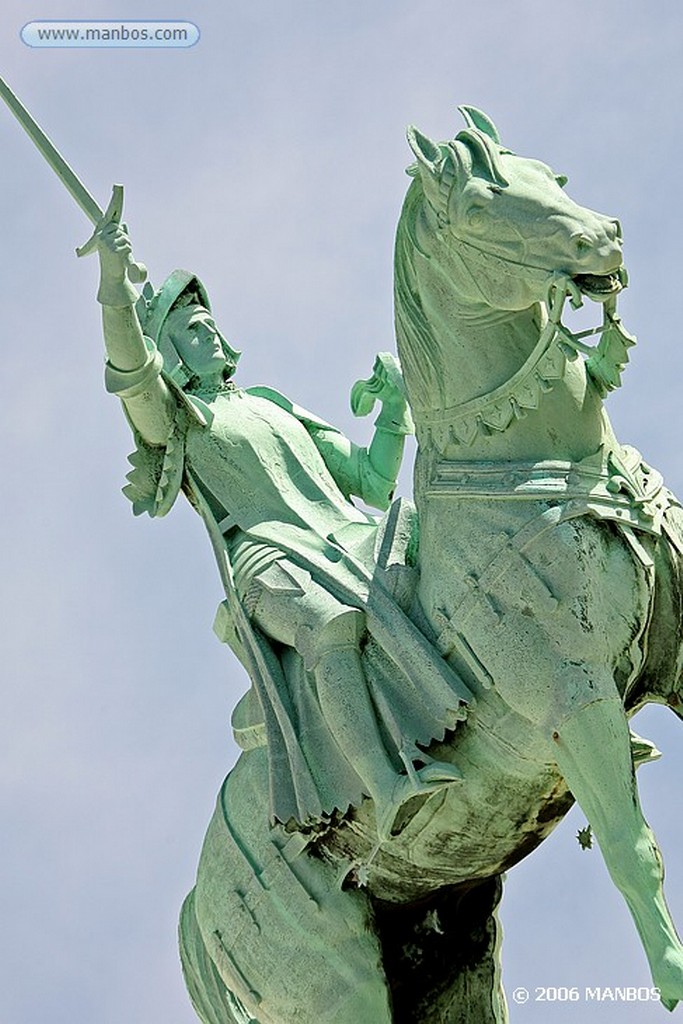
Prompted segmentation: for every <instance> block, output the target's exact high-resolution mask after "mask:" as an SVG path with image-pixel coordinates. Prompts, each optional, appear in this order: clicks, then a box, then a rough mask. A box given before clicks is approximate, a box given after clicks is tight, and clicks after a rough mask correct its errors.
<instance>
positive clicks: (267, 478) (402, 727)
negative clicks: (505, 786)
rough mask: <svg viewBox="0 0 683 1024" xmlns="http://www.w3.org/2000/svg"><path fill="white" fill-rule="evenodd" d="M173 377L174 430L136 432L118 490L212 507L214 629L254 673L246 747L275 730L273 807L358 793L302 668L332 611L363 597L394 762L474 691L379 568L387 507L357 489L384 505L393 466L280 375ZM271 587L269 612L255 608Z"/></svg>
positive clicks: (453, 717)
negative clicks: (186, 380)
mask: <svg viewBox="0 0 683 1024" xmlns="http://www.w3.org/2000/svg"><path fill="white" fill-rule="evenodd" d="M169 386H171V385H169ZM172 393H173V394H174V395H175V398H176V400H177V412H176V415H175V418H174V422H173V425H172V428H171V430H170V433H169V437H168V439H167V441H166V443H165V445H163V446H160V447H159V448H153V447H151V446H149V445H147V444H145V442H144V441H143V440H142V439H141V438H140V437H139V436H137V437H136V440H137V444H138V449H137V452H136V453H134V455H133V456H132V457H131V461H132V462H133V465H134V467H135V468H134V470H133V472H132V473H131V474H130V475H129V479H130V480H131V483H130V486H129V487H128V488H126V489H125V491H126V493H127V495H128V497H129V498H130V499H131V500H132V501H133V508H134V511H135V512H136V513H139V512H142V511H146V512H148V513H149V514H151V515H163V514H165V513H166V512H167V511H168V510H169V509H170V508H171V506H172V505H173V502H174V500H175V498H176V496H177V494H178V493H179V491H180V490H181V489H182V490H184V492H185V493H186V495H187V497H188V498H189V500H190V501H191V502H192V503H193V505H194V506H195V507H196V508H197V510H198V511H199V512H200V514H201V515H202V517H203V518H204V520H205V521H206V523H207V527H208V528H209V532H210V534H211V536H212V540H213V541H214V550H215V552H216V555H217V558H218V559H219V567H221V568H222V570H223V573H222V574H223V581H224V584H225V585H226V601H225V602H223V605H222V606H221V608H220V609H219V614H218V616H217V621H216V627H215V628H216V632H217V633H218V635H219V636H220V638H221V639H222V640H223V641H224V642H226V643H228V644H229V645H230V646H231V647H232V648H233V650H234V651H235V653H236V654H237V655H238V657H239V658H240V660H241V661H242V662H243V663H244V665H245V667H246V668H247V671H248V672H249V675H250V676H251V678H252V681H253V686H254V689H253V690H252V691H250V695H248V701H247V707H246V708H245V706H244V705H242V707H241V708H240V709H239V711H238V713H237V721H236V724H237V729H236V738H237V739H238V742H240V744H241V745H242V746H243V747H244V748H245V749H248V748H250V747H253V746H257V745H261V744H264V743H267V745H268V754H269V760H270V768H271V795H272V813H273V816H274V818H276V819H278V820H280V821H282V822H286V821H288V820H289V819H290V818H292V817H293V818H295V819H296V820H298V821H306V820H315V819H318V818H320V817H321V816H323V815H324V814H327V813H330V812H331V811H332V810H333V809H334V808H335V807H337V808H340V809H341V810H344V809H345V808H346V807H347V806H348V805H349V804H358V803H359V802H360V800H361V799H362V795H363V784H362V780H361V779H360V778H359V777H358V775H357V773H356V771H355V769H354V768H353V767H352V765H351V764H350V762H349V761H348V760H347V758H346V756H345V754H344V751H343V749H342V748H341V747H340V745H339V743H338V742H337V739H336V737H335V736H334V735H333V734H332V732H331V730H330V729H329V727H328V725H327V723H326V721H325V718H324V715H323V714H322V711H321V708H320V705H319V703H318V700H317V696H316V691H315V682H314V677H313V674H312V671H309V669H312V668H313V666H314V664H315V660H316V657H317V655H318V654H319V652H318V650H317V647H316V645H317V643H318V642H319V637H320V635H321V634H322V633H323V631H324V627H325V625H326V624H327V623H328V622H330V621H331V620H333V619H334V618H335V617H337V616H340V615H342V614H343V613H344V612H346V611H348V610H349V609H353V610H355V612H356V614H358V613H361V616H362V618H361V621H362V622H363V623H364V625H365V627H366V629H367V633H368V636H367V637H366V638H365V639H364V640H363V658H364V668H365V672H366V676H367V678H368V684H369V687H370V692H371V695H372V698H373V701H374V704H375V709H376V713H377V717H378V720H379V723H380V729H381V731H382V734H383V736H384V737H385V741H386V743H385V746H386V753H387V754H388V755H389V756H390V757H391V758H393V759H394V760H395V762H396V766H397V770H398V769H400V766H401V758H400V755H401V754H403V753H406V752H407V753H408V755H410V754H412V753H413V751H415V750H416V748H415V744H416V743H419V744H425V743H429V742H430V741H431V740H432V739H434V738H442V737H443V735H444V733H445V731H446V730H447V729H450V728H454V727H455V725H456V723H457V722H458V721H459V720H461V719H462V718H463V717H464V710H463V703H464V700H465V699H466V697H467V696H469V694H468V692H467V690H466V688H465V687H464V686H462V684H459V680H458V679H457V677H456V676H455V675H454V673H452V671H451V670H450V669H449V668H448V666H447V664H446V662H445V661H444V660H443V659H442V658H441V657H440V656H439V654H438V652H437V651H436V650H435V649H434V647H433V646H432V645H431V644H430V643H429V642H428V641H427V640H426V639H425V637H424V636H423V635H422V634H421V633H420V632H419V631H418V630H417V629H416V627H415V626H414V625H413V624H412V622H411V621H410V620H409V619H408V617H407V615H405V614H404V613H403V612H402V611H401V609H400V608H399V606H398V605H397V603H396V602H395V601H393V600H392V599H391V598H390V597H389V595H388V594H387V592H386V591H385V590H384V589H383V587H382V586H381V584H378V582H377V580H376V574H375V573H374V569H375V564H374V557H373V544H374V541H375V539H376V535H377V528H378V521H377V520H376V519H375V518H374V517H371V516H369V515H367V514H366V513H364V512H362V511H361V510H360V509H358V508H357V507H355V506H354V505H353V503H352V502H351V500H350V495H351V494H352V493H353V494H356V495H358V496H360V497H362V498H363V499H364V500H365V501H367V502H368V503H369V504H373V505H375V506H376V507H386V506H387V505H388V503H389V500H390V497H391V491H392V490H393V481H389V480H386V479H385V478H383V477H382V476H381V475H380V474H379V473H378V472H377V471H376V470H375V469H374V467H373V466H372V464H371V462H370V460H369V456H368V452H367V451H366V450H365V449H359V448H357V447H356V446H354V445H350V444H349V443H348V442H346V441H345V439H344V438H342V436H341V435H340V434H339V432H338V431H336V430H335V429H334V428H332V427H330V426H329V425H328V424H326V423H323V422H322V421H321V420H318V419H316V418H315V417H313V416H311V415H310V414H308V413H305V412H304V411H303V410H301V409H299V408H298V407H295V406H292V404H291V403H289V402H288V400H287V399H285V398H284V396H282V395H279V393H277V392H274V391H272V390H271V389H266V388H255V389H249V390H247V391H242V390H238V389H236V388H230V389H227V390H224V391H222V392H220V393H218V394H216V395H214V396H212V397H211V398H209V397H205V398H204V399H200V398H198V397H197V396H195V395H186V394H184V393H181V392H179V391H178V390H177V389H172ZM221 563H222V565H221ZM373 576H375V578H373ZM263 592H266V593H267V595H268V602H267V604H268V609H269V611H268V616H269V618H268V620H267V621H266V620H263V619H259V618H258V614H257V615H256V617H255V619H254V621H252V613H253V612H254V610H255V609H256V608H257V605H258V604H259V594H260V593H263ZM265 634H267V635H265ZM272 641H278V643H277V644H275V645H274V644H273V642H272ZM283 645H284V646H283ZM383 756H386V755H383Z"/></svg>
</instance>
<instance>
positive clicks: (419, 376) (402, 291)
mask: <svg viewBox="0 0 683 1024" xmlns="http://www.w3.org/2000/svg"><path fill="white" fill-rule="evenodd" d="M424 202H425V195H424V189H423V187H422V183H421V181H420V179H419V178H414V179H413V181H412V183H411V185H410V187H409V189H408V192H407V194H406V198H405V201H404V203H403V208H402V210H401V216H400V217H399V221H398V227H397V229H396V247H395V257H394V318H395V325H396V342H397V346H398V354H399V358H400V360H401V367H402V370H403V376H404V378H405V382H406V388H407V391H408V396H409V398H410V402H411V405H412V406H413V408H414V409H417V410H420V409H426V408H433V407H434V405H436V404H438V403H439V402H440V403H441V404H443V402H444V399H445V395H444V391H443V380H444V376H445V372H444V371H445V364H444V361H443V358H442V353H441V350H440V346H439V344H438V341H437V338H436V336H435V334H434V331H433V330H432V328H431V326H430V323H429V318H428V317H427V315H426V314H425V312H424V309H423V307H422V300H421V298H420V293H419V290H418V285H417V276H416V273H415V253H416V251H417V252H419V253H421V255H422V256H424V257H426V258H427V259H430V258H431V257H430V254H429V253H428V252H426V251H425V250H424V248H422V247H421V246H420V243H419V241H418V238H417V219H418V217H419V216H420V214H421V213H422V210H423V204H424Z"/></svg>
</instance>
